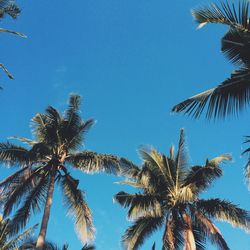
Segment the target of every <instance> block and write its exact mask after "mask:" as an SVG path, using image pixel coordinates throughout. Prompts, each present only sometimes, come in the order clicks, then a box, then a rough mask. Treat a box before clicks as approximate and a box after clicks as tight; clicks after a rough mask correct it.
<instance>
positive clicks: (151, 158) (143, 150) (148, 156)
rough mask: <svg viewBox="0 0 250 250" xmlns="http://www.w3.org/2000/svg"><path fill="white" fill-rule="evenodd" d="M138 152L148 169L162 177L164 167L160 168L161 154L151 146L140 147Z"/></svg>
mask: <svg viewBox="0 0 250 250" xmlns="http://www.w3.org/2000/svg"><path fill="white" fill-rule="evenodd" d="M138 151H139V154H140V156H141V158H142V160H143V161H144V162H145V163H147V166H148V167H149V169H150V170H151V171H152V172H153V173H154V175H155V176H157V177H159V178H162V179H164V175H165V173H164V169H163V168H162V155H161V154H160V153H158V152H157V151H156V150H155V149H153V148H152V147H146V146H143V147H140V148H139V150H138Z"/></svg>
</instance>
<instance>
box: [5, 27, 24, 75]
mask: <svg viewBox="0 0 250 250" xmlns="http://www.w3.org/2000/svg"><path fill="white" fill-rule="evenodd" d="M0 32H4V33H10V34H13V35H17V36H20V37H23V38H27V36H26V35H24V34H23V33H21V32H17V31H13V30H8V29H4V28H0ZM1 67H2V68H3V67H4V66H3V65H1ZM3 69H4V68H3ZM4 71H5V73H7V72H8V71H7V70H6V69H5V70H4ZM7 75H8V76H9V78H10V79H13V77H12V76H11V74H10V73H9V72H8V74H7Z"/></svg>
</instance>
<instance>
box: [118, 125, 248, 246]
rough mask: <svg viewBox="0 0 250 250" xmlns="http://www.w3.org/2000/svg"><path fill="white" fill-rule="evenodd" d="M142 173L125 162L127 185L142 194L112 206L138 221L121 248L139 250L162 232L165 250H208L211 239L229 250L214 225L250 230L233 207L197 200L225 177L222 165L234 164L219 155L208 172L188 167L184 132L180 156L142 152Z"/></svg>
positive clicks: (121, 194) (121, 198) (242, 213)
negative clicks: (117, 205) (153, 236)
mask: <svg viewBox="0 0 250 250" xmlns="http://www.w3.org/2000/svg"><path fill="white" fill-rule="evenodd" d="M139 152H140V155H141V157H142V159H143V164H142V167H140V168H139V167H137V166H135V165H134V164H132V163H131V162H127V166H128V167H127V170H126V172H125V173H124V174H125V175H127V178H128V179H127V180H125V181H123V182H120V184H128V185H130V186H132V187H135V188H138V189H139V190H140V192H137V193H134V194H129V193H126V192H123V191H122V192H119V193H118V194H116V195H115V197H114V200H115V201H116V202H118V203H119V204H120V205H121V206H123V207H125V208H128V219H130V220H132V221H134V222H133V225H132V226H130V227H129V228H128V229H127V230H126V232H125V234H124V236H123V238H122V242H123V244H124V246H125V249H127V250H135V249H138V248H139V247H140V246H141V245H142V244H143V242H144V240H145V239H146V238H147V237H148V236H149V235H151V234H152V233H153V232H154V231H155V230H157V229H160V228H162V227H163V228H164V233H163V237H162V242H163V248H162V249H164V250H165V249H168V250H177V249H182V247H183V245H184V249H186V250H194V249H205V247H206V239H209V240H210V241H211V242H212V243H213V244H215V245H217V246H218V248H219V249H223V250H228V249H229V247H228V246H227V243H226V241H225V240H224V238H223V236H222V234H221V233H220V231H219V229H218V228H217V227H216V226H215V225H214V223H213V221H212V220H213V219H218V220H223V221H226V222H228V223H230V224H232V225H233V226H235V227H241V228H244V229H247V228H248V229H249V222H250V216H249V213H248V212H247V211H245V210H243V209H241V208H239V207H238V206H236V205H234V204H232V203H231V202H229V201H226V200H221V199H218V198H215V199H208V200H205V199H201V198H199V195H200V193H201V192H202V191H204V190H206V189H207V188H209V187H210V186H211V184H212V182H213V181H214V180H215V179H216V178H219V177H221V176H222V169H221V167H220V166H219V164H220V163H221V162H223V161H228V160H230V159H231V157H230V156H229V155H221V156H219V157H216V158H214V159H212V160H207V161H206V163H205V165H204V166H198V165H195V166H192V167H189V166H188V162H187V155H186V151H185V140H184V131H183V130H181V133H180V140H179V146H178V151H177V153H176V154H175V152H174V148H173V147H171V148H170V154H169V156H166V155H164V154H161V153H159V152H157V151H156V150H155V149H152V148H151V149H148V148H141V149H140V151H139Z"/></svg>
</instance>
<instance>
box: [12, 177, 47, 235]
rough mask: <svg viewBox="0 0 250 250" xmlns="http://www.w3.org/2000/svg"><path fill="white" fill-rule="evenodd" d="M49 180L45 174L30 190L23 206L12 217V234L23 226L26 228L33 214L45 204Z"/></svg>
mask: <svg viewBox="0 0 250 250" xmlns="http://www.w3.org/2000/svg"><path fill="white" fill-rule="evenodd" d="M48 184H49V180H48V178H46V175H45V174H44V175H43V176H41V178H40V180H39V181H37V185H36V186H35V187H34V188H33V189H32V190H31V191H30V193H29V195H28V196H27V197H26V199H25V200H24V202H23V204H22V206H21V207H20V208H19V209H18V210H17V212H16V213H15V215H14V217H13V219H12V227H11V228H12V231H11V232H10V233H11V235H12V234H16V233H17V232H19V231H20V230H21V229H22V228H24V227H25V226H26V224H27V222H28V220H29V218H30V216H31V214H32V213H33V214H35V213H36V212H37V211H39V210H40V206H41V205H42V204H45V201H46V195H47V191H48Z"/></svg>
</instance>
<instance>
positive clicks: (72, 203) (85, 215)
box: [62, 175, 95, 242]
mask: <svg viewBox="0 0 250 250" xmlns="http://www.w3.org/2000/svg"><path fill="white" fill-rule="evenodd" d="M72 179H73V178H72V177H69V176H68V175H65V176H64V178H63V179H62V188H63V193H64V198H65V202H66V205H67V206H68V209H69V213H70V214H72V215H73V216H74V218H75V228H76V231H77V233H78V236H79V238H80V239H81V241H82V242H86V241H88V240H91V239H93V235H94V231H95V230H94V227H93V222H92V215H91V211H90V209H89V207H88V206H87V203H86V202H85V200H84V193H83V192H82V191H80V190H79V189H77V185H76V183H75V182H72Z"/></svg>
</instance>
